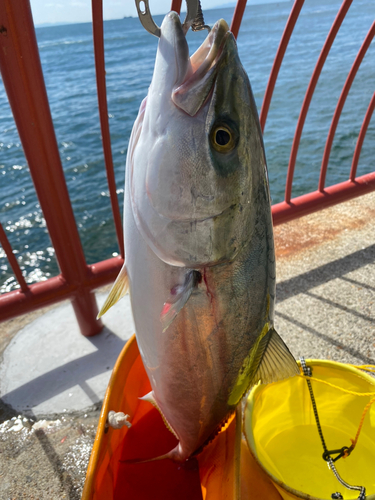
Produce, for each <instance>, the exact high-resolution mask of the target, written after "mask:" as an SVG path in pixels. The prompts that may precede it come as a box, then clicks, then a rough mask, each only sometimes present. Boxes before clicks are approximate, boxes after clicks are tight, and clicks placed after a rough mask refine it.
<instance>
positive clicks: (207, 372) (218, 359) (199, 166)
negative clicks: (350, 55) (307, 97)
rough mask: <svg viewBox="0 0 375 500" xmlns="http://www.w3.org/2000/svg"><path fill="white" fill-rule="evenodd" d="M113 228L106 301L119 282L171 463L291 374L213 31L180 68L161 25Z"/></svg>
mask: <svg viewBox="0 0 375 500" xmlns="http://www.w3.org/2000/svg"><path fill="white" fill-rule="evenodd" d="M124 219H125V255H126V261H125V264H124V266H125V267H124V269H123V271H122V273H121V275H120V277H119V278H118V280H117V281H116V283H115V285H114V290H115V292H114V295H115V297H116V300H117V298H118V296H119V295H121V294H119V293H117V295H116V290H118V289H119V287H120V284H121V283H122V287H124V282H125V280H128V284H129V289H130V296H131V304H132V311H133V316H134V322H135V326H136V336H137V342H138V346H139V349H140V353H141V356H142V360H143V363H144V366H145V369H146V371H147V374H148V377H149V379H150V383H151V387H152V393H151V394H150V395H148V396H146V399H148V400H149V401H150V402H152V403H153V404H154V405H155V406H156V407H157V408H158V409H159V411H160V412H161V413H162V415H163V416H164V418H165V420H166V421H167V423H168V424H169V427H170V428H171V430H172V431H173V432H174V433H175V435H176V436H177V438H178V440H179V444H178V445H177V447H176V448H175V449H174V450H171V452H169V453H168V454H167V455H166V456H167V457H169V458H171V459H173V460H177V461H183V460H186V459H187V458H188V457H190V456H191V455H192V454H194V453H195V452H197V450H200V449H201V448H202V447H203V446H204V444H205V443H207V442H208V441H209V440H210V439H211V438H212V437H213V436H214V435H215V433H217V431H218V429H219V428H220V426H221V425H223V423H224V422H225V421H226V420H227V419H228V418H229V416H230V415H231V414H232V413H233V412H234V410H235V408H236V406H237V405H238V404H239V403H240V401H241V399H242V397H243V396H244V394H245V393H246V391H247V390H248V389H249V387H250V385H252V384H254V383H256V382H258V381H261V382H263V383H267V382H272V381H275V380H278V379H282V378H285V377H287V376H290V375H294V374H296V373H298V368H297V365H296V363H295V361H294V358H293V356H292V355H291V354H290V352H289V351H288V349H287V347H286V346H285V344H284V343H283V342H282V340H281V338H280V337H279V336H278V334H277V333H276V331H275V330H274V328H273V318H274V302H275V253H274V244H273V229H272V216H271V208H270V196H269V186H268V177H267V168H266V161H265V154H264V147H263V140H262V134H261V130H260V126H259V120H258V114H257V110H256V105H255V102H254V98H253V95H252V91H251V87H250V82H249V80H248V77H247V75H246V73H245V71H244V69H243V68H242V65H241V63H240V60H239V57H238V52H237V46H236V42H235V40H234V37H233V35H232V34H231V33H230V32H229V30H228V26H227V24H226V23H225V21H223V20H220V21H218V22H217V23H216V25H215V26H214V28H213V29H212V31H211V33H210V34H209V35H208V37H207V39H206V41H205V42H204V43H203V44H202V46H201V47H200V49H198V51H197V52H196V53H195V54H194V55H193V56H191V57H189V52H188V46H187V42H186V38H185V33H184V31H183V29H182V26H181V23H180V20H179V17H178V15H177V14H176V13H173V12H172V13H170V14H168V15H167V16H166V17H165V19H164V21H163V24H162V26H161V37H160V41H159V46H158V51H157V56H156V62H155V70H154V75H153V79H152V83H151V86H150V89H149V92H148V95H147V98H146V99H145V100H144V101H143V103H142V105H141V108H140V113H139V115H138V118H137V120H136V122H135V125H134V127H133V132H132V136H131V140H130V143H129V149H128V156H127V167H126V183H125V206H124ZM121 290H123V288H121ZM114 295H113V293H112V299H113V296H114ZM112 299H111V295H110V297H109V303H111V300H112ZM112 302H113V300H112ZM105 307H108V304H107V306H105Z"/></svg>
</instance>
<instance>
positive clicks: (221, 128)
mask: <svg viewBox="0 0 375 500" xmlns="http://www.w3.org/2000/svg"><path fill="white" fill-rule="evenodd" d="M211 142H212V145H213V147H214V148H215V149H216V151H218V152H219V153H228V152H229V151H232V149H233V148H234V147H235V139H234V134H233V132H232V130H231V129H230V128H229V127H227V126H226V125H218V126H216V127H214V128H213V130H212V132H211Z"/></svg>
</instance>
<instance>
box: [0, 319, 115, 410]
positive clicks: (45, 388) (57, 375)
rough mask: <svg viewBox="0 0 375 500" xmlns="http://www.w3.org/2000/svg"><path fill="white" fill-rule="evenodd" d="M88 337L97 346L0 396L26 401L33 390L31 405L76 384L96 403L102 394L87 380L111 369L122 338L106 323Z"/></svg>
mask: <svg viewBox="0 0 375 500" xmlns="http://www.w3.org/2000/svg"><path fill="white" fill-rule="evenodd" d="M87 340H89V341H90V342H91V343H92V344H93V345H94V346H95V347H96V349H97V350H96V351H95V352H92V353H90V354H86V355H85V356H82V357H80V358H77V359H74V360H73V361H70V362H68V363H65V364H64V365H61V366H59V367H57V368H55V369H53V370H50V371H48V372H46V373H44V374H43V375H40V376H39V377H36V378H34V379H32V380H30V381H29V382H27V383H26V384H23V385H21V386H20V387H18V388H17V389H14V390H13V391H10V392H8V393H7V394H3V395H2V398H3V399H5V400H6V401H25V400H29V399H30V394H32V395H33V406H37V405H39V404H41V403H43V402H44V401H47V400H49V399H51V398H53V397H54V396H56V395H58V394H60V393H62V392H64V391H66V390H68V389H70V388H72V387H74V386H76V385H79V386H80V387H81V388H82V390H83V391H84V392H85V393H86V394H87V396H88V397H89V398H90V400H91V401H92V403H93V404H95V403H98V402H99V401H100V400H101V399H102V398H100V397H99V396H98V395H97V394H96V393H95V392H93V390H92V389H91V388H90V387H89V386H88V384H87V380H89V379H91V378H93V377H95V376H97V375H100V374H102V373H104V372H105V371H109V370H112V368H113V366H114V364H115V362H116V360H117V358H118V356H119V354H120V352H121V350H122V348H123V347H124V345H125V342H124V340H122V339H121V338H120V337H118V336H117V335H116V334H115V333H113V332H112V331H111V330H109V329H108V328H107V327H104V329H103V331H102V332H101V333H100V334H99V335H96V336H95V337H87ZM108 340H110V342H108Z"/></svg>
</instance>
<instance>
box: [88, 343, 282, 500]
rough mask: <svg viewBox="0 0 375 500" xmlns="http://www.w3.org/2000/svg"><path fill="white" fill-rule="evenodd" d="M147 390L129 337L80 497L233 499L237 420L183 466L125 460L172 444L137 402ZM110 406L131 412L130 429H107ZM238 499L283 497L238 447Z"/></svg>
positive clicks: (160, 451) (152, 412)
mask: <svg viewBox="0 0 375 500" xmlns="http://www.w3.org/2000/svg"><path fill="white" fill-rule="evenodd" d="M150 390H151V388H150V384H149V381H148V378H147V375H146V372H145V370H144V367H143V364H142V360H141V357H140V355H139V351H138V346H137V342H136V340H135V336H133V337H132V338H131V339H130V340H129V341H128V343H127V344H126V345H125V347H124V349H123V351H122V352H121V354H120V356H119V358H118V360H117V362H116V365H115V367H114V370H113V373H112V377H111V380H110V382H109V385H108V389H107V392H106V395H105V398H104V402H103V407H102V412H101V416H100V420H99V425H98V430H97V434H96V438H95V442H94V446H93V449H92V453H91V457H90V462H89V466H88V469H87V475H86V482H85V486H84V490H83V494H82V500H119V499H124V498H126V499H127V500H151V499H152V500H176V499H179V500H211V499H212V500H220V499H223V500H224V499H225V500H231V499H233V500H234V496H233V482H234V478H233V474H234V471H233V462H234V460H233V454H234V437H235V419H233V420H232V422H231V423H230V425H228V427H227V429H226V430H225V431H223V432H221V433H220V434H219V435H218V436H217V437H216V438H215V439H214V441H213V442H212V443H211V444H210V445H209V446H207V447H206V448H205V449H204V450H203V452H202V453H201V454H200V455H198V457H197V458H193V459H190V460H189V461H188V462H187V463H186V465H181V464H176V463H173V462H172V461H170V460H161V461H157V462H147V463H138V464H129V463H126V462H124V460H127V459H134V458H140V457H142V458H152V457H156V456H159V455H161V454H163V453H165V452H167V451H169V450H170V449H171V448H173V447H174V446H175V445H176V439H175V438H174V436H173V435H172V434H171V433H170V432H169V431H168V430H167V428H166V427H165V426H164V423H163V421H162V419H161V417H160V415H159V413H158V412H157V411H156V410H155V409H154V408H153V407H152V406H151V405H150V404H149V403H147V402H145V401H140V400H139V397H142V396H144V395H145V394H147V393H148V392H149V391H150ZM110 410H114V411H116V412H117V411H122V412H124V413H125V414H129V415H130V416H131V419H130V420H131V423H132V427H131V429H128V428H127V427H123V428H122V429H120V430H115V429H112V428H109V429H108V432H105V424H106V419H107V415H108V412H109V411H110ZM241 450H242V452H241V491H242V496H241V498H242V500H260V499H267V500H281V496H280V494H279V493H278V491H277V490H276V488H275V487H274V486H273V484H272V482H271V481H270V479H269V478H268V477H267V475H266V474H265V473H264V472H263V471H262V469H261V468H260V467H259V465H258V464H257V463H256V461H255V460H254V459H253V457H252V456H251V454H250V453H249V450H248V448H247V445H246V444H245V442H244V441H243V442H242V448H241Z"/></svg>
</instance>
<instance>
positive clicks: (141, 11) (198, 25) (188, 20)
mask: <svg viewBox="0 0 375 500" xmlns="http://www.w3.org/2000/svg"><path fill="white" fill-rule="evenodd" d="M135 5H136V7H137V12H138V17H139V20H140V21H141V23H142V26H143V27H144V28H145V30H147V31H148V32H149V33H151V35H154V36H157V37H158V38H160V34H161V31H160V28H159V26H158V25H157V24H156V23H155V21H154V20H153V19H152V15H151V11H150V6H149V0H135ZM186 8H187V12H186V17H185V21H184V22H183V24H182V28H183V30H184V33H185V34H186V33H187V32H188V30H189V28H190V27H192V29H193V31H198V30H200V29H205V28H207V29H208V30H209V31H210V27H209V26H207V25H204V20H203V14H202V8H201V5H200V1H199V0H186Z"/></svg>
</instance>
